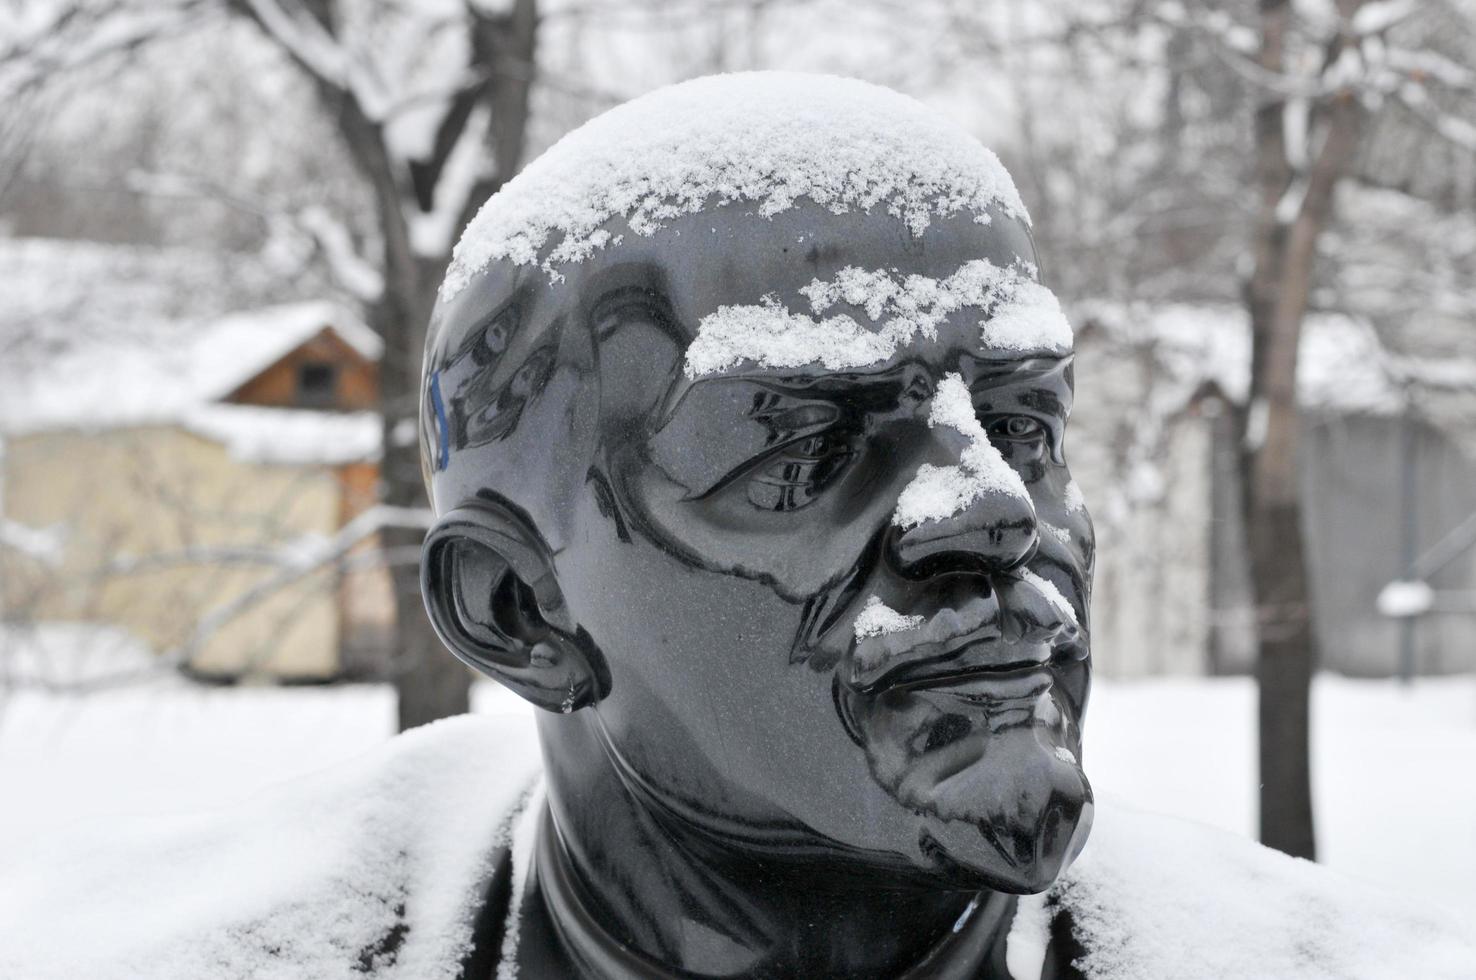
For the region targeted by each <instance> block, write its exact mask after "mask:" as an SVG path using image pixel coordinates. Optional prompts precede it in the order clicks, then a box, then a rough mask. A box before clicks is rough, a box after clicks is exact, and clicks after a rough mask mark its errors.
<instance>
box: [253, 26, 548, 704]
mask: <svg viewBox="0 0 1476 980" xmlns="http://www.w3.org/2000/svg"><path fill="white" fill-rule="evenodd" d="M230 3H231V6H232V9H234V10H236V11H237V12H238V13H240V14H241V15H242V16H245V17H248V18H249V19H251V20H252V21H254V22H255V23H256V24H257V25H258V26H259V27H261V29H262V31H263V33H264V34H266V36H267V37H269V38H274V37H276V36H275V35H274V33H273V28H272V25H271V24H270V23H268V22H266V21H264V20H263V19H262V17H261V15H260V12H259V11H258V9H257V8H256V7H254V6H253V5H252V4H251V3H249V2H248V0H230ZM303 9H304V10H305V11H306V13H307V14H308V16H311V17H312V18H314V19H315V20H316V21H317V23H318V24H319V25H321V26H322V27H323V29H324V30H325V31H327V32H328V33H329V34H330V35H334V34H335V31H336V21H337V16H336V15H337V13H338V11H337V4H336V0H304V3H303ZM465 16H467V17H469V18H470V21H469V24H468V27H469V28H470V41H471V44H470V47H471V59H470V63H469V64H468V66H467V74H468V75H469V76H472V77H480V78H481V79H482V80H481V81H480V82H479V83H477V84H475V85H471V86H468V87H467V88H466V89H464V90H462V91H461V92H459V93H457V94H456V95H455V96H454V97H453V98H452V99H451V100H450V104H449V105H448V107H447V110H446V113H445V115H444V117H443V119H442V121H441V124H440V126H439V127H438V130H437V133H436V139H435V145H434V147H433V149H432V150H431V153H430V157H429V158H428V159H426V160H411V161H398V160H395V159H392V158H391V156H390V153H389V150H388V148H387V146H386V143H385V139H384V132H383V126H384V124H383V122H382V121H380V120H378V119H374V118H371V117H370V116H369V115H368V114H366V112H365V108H364V106H362V105H361V104H360V103H359V101H358V100H357V99H356V98H355V97H354V96H353V94H352V93H351V92H350V91H349V90H347V89H346V88H345V87H344V86H343V85H342V83H341V82H340V81H336V80H334V79H329V78H325V77H322V76H320V75H316V74H314V72H315V68H314V65H312V64H311V63H309V62H308V61H306V60H304V59H303V58H301V57H298V55H297V54H296V53H295V52H294V49H293V48H292V47H291V46H290V45H284V48H285V49H286V51H287V53H288V54H289V55H290V56H292V57H294V58H295V59H296V60H297V63H298V65H299V66H300V67H301V68H303V70H304V71H306V72H307V73H308V74H309V76H310V77H313V78H314V80H315V82H316V86H317V94H318V98H319V101H320V102H321V103H322V105H323V108H324V112H325V115H326V116H327V118H329V119H331V120H332V121H333V124H334V126H335V127H336V128H337V130H338V134H339V137H340V138H341V139H342V140H343V143H344V145H345V147H346V148H347V149H348V153H349V157H350V159H352V160H353V162H354V167H355V169H356V170H357V171H358V173H359V176H360V177H361V178H363V180H364V181H365V182H366V184H367V185H368V187H369V190H370V192H371V194H372V197H373V200H374V207H375V215H374V217H375V219H376V223H377V225H378V230H379V234H380V246H381V248H382V250H383V251H382V255H381V257H380V262H379V266H380V269H381V271H382V273H383V278H384V289H383V292H382V294H381V295H380V296H379V298H378V300H377V301H375V302H373V303H370V304H369V306H368V310H367V314H368V319H369V323H370V326H372V327H373V328H374V330H375V331H376V332H377V333H378V334H379V336H380V337H381V338H382V339H383V340H384V356H383V359H382V360H381V361H380V370H379V377H380V395H379V403H380V413H381V416H382V419H383V446H384V450H383V455H382V459H381V462H380V494H379V496H380V500H381V501H382V502H384V503H386V504H391V505H395V506H400V507H424V506H426V503H427V502H426V499H425V482H424V479H423V476H422V472H421V468H420V447H419V440H418V436H417V423H418V419H419V414H420V405H419V402H420V370H421V361H422V359H423V357H424V348H425V332H426V326H427V324H428V323H429V321H430V315H431V311H432V309H433V308H434V306H435V300H436V290H437V288H438V287H439V285H440V281H441V278H442V276H444V275H445V271H446V266H447V264H448V263H449V261H450V258H451V256H450V253H449V243H448V247H447V251H446V252H445V253H443V254H439V255H425V254H421V253H418V252H417V251H416V248H415V243H414V242H412V240H411V234H410V220H411V217H412V216H413V215H415V214H416V211H417V209H418V210H419V211H422V212H425V211H429V210H431V209H432V208H434V207H435V206H436V204H437V191H438V189H439V188H438V186H437V185H438V183H439V182H440V181H441V178H442V177H443V176H444V175H445V166H446V164H447V162H448V160H449V158H450V156H451V153H452V151H453V148H454V147H455V146H456V144H457V142H458V140H459V139H460V138H461V136H462V134H463V133H464V132H465V130H466V127H467V126H468V125H469V124H470V120H471V119H473V118H474V117H475V116H476V113H475V112H474V111H473V110H474V109H475V108H476V107H477V106H478V105H485V106H487V108H488V109H489V110H490V112H491V119H490V125H489V129H488V132H487V133H486V134H485V138H484V139H483V144H482V149H483V152H485V153H486V154H487V156H488V157H490V159H491V161H492V163H493V172H492V174H491V176H489V177H487V178H485V179H482V180H479V181H477V182H475V185H474V186H473V187H472V188H470V189H469V191H468V192H467V193H466V197H465V199H464V200H462V201H458V202H455V203H457V205H458V213H459V215H460V225H459V226H458V230H459V227H460V226H461V225H464V224H465V223H466V221H467V220H468V219H469V218H470V217H471V216H472V214H474V213H475V211H476V209H477V208H478V207H480V205H481V204H482V202H483V201H484V200H486V198H487V197H489V196H490V195H491V194H492V193H494V192H495V191H496V190H497V188H498V187H500V186H501V185H502V183H503V182H505V181H506V180H507V179H508V178H510V177H511V176H512V175H513V174H514V173H516V171H517V168H518V165H519V164H520V162H521V157H522V155H523V148H524V145H525V135H526V132H527V123H528V104H529V95H530V89H531V87H532V81H533V77H534V57H533V56H534V43H535V40H536V35H537V27H538V12H537V0H515V2H514V3H513V4H512V6H511V8H510V9H508V10H507V11H506V12H502V13H497V14H489V13H483V12H481V11H480V10H479V9H478V8H477V7H476V6H475V5H474V4H467V6H466V8H465ZM276 39H277V40H278V43H281V39H280V37H276ZM423 537H424V535H423V533H422V532H420V531H417V530H413V529H409V528H386V529H385V530H383V531H382V532H381V534H380V546H381V547H382V548H383V549H384V551H385V554H386V555H387V556H388V559H389V560H388V565H389V569H390V576H391V579H392V581H393V585H394V597H395V599H394V601H395V635H394V641H393V644H394V648H393V650H392V652H391V655H390V662H389V664H388V665H387V666H388V670H389V674H390V677H391V680H392V681H393V683H394V686H395V694H396V697H397V700H398V706H399V707H398V714H399V727H400V730H401V731H403V730H405V729H407V728H413V727H415V726H417V725H423V724H425V723H427V722H431V721H435V720H436V719H437V718H445V717H447V716H450V715H456V714H461V713H464V712H465V711H466V710H467V709H468V707H469V699H470V690H471V674H470V673H469V672H468V670H467V669H466V668H465V667H464V666H462V664H461V662H460V661H458V660H456V659H455V658H454V657H453V656H451V654H450V653H448V652H447V651H446V650H445V648H444V647H442V646H441V642H440V640H439V639H437V637H436V635H435V633H434V632H433V631H432V629H431V626H430V620H429V619H428V618H427V616H426V613H425V606H424V605H423V603H422V601H421V597H420V575H419V561H418V555H419V549H420V544H421V541H422V539H423Z"/></svg>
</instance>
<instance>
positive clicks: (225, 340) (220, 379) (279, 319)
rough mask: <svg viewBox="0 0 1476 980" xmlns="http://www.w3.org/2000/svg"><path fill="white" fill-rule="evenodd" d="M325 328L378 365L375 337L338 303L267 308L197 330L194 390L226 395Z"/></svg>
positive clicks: (378, 348) (380, 349)
mask: <svg viewBox="0 0 1476 980" xmlns="http://www.w3.org/2000/svg"><path fill="white" fill-rule="evenodd" d="M325 328H326V329H329V330H331V331H332V332H333V333H334V334H336V335H337V336H338V337H339V338H340V339H341V340H343V342H344V343H346V344H348V345H349V346H350V347H351V348H353V349H354V351H355V352H357V353H358V354H359V356H360V357H363V358H365V359H366V360H370V361H377V360H379V358H380V355H381V354H383V353H384V342H383V341H382V340H380V339H379V335H378V334H376V333H375V332H374V331H373V330H371V329H369V327H368V326H366V325H365V324H364V322H363V321H362V320H360V319H359V318H358V317H357V316H356V315H354V314H353V313H352V312H350V311H349V310H348V309H346V308H345V307H344V306H342V305H341V304H339V303H334V302H331V301H326V300H325V301H318V302H308V303H289V304H285V305H282V306H269V307H266V308H264V309H259V310H250V311H247V312H244V313H236V314H232V315H230V316H226V317H222V318H220V319H219V320H216V321H214V322H212V323H209V324H207V325H206V326H205V327H204V328H203V329H202V331H201V334H200V337H199V339H198V341H197V342H196V343H195V345H194V351H193V352H192V357H191V361H192V366H193V372H192V373H193V375H194V379H195V384H196V387H197V389H198V390H200V391H202V392H214V393H215V394H217V395H219V396H224V395H227V394H229V393H230V392H232V391H234V390H235V389H236V388H238V387H239V386H240V385H241V384H243V383H244V382H246V381H249V380H251V379H252V378H254V377H255V376H256V375H257V374H260V373H261V372H262V371H264V370H265V369H266V368H269V367H271V366H272V365H273V364H275V363H276V362H277V361H278V360H280V359H281V358H283V357H285V356H286V355H287V354H290V353H291V352H292V351H293V350H295V349H296V348H298V347H299V346H301V345H302V344H304V343H306V342H307V341H309V340H311V339H312V338H313V337H315V336H317V335H318V334H319V333H320V332H321V331H323V330H324V329H325Z"/></svg>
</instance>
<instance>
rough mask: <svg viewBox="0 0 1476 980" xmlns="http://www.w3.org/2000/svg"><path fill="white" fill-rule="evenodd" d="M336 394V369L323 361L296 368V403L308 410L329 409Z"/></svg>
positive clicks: (300, 365)
mask: <svg viewBox="0 0 1476 980" xmlns="http://www.w3.org/2000/svg"><path fill="white" fill-rule="evenodd" d="M337 393H338V367H337V366H336V365H333V364H328V363H326V362H324V361H305V362H303V363H302V364H299V365H298V366H297V403H298V404H299V405H303V406H305V407H308V408H331V407H332V406H333V404H334V402H335V400H336V399H335V398H334V396H335V395H336V394H337Z"/></svg>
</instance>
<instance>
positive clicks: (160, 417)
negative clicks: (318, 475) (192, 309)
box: [0, 302, 382, 464]
mask: <svg viewBox="0 0 1476 980" xmlns="http://www.w3.org/2000/svg"><path fill="white" fill-rule="evenodd" d="M325 329H328V330H331V331H332V332H333V333H334V334H335V335H337V336H338V337H340V338H341V339H342V340H343V341H344V342H345V343H346V344H348V345H349V346H350V347H351V348H353V349H354V350H355V351H357V352H358V353H359V354H361V355H362V356H364V357H366V358H369V359H377V358H378V357H379V355H380V353H381V349H382V344H381V341H380V339H379V337H378V336H376V335H375V334H374V332H373V331H372V330H370V329H369V327H368V326H366V325H365V324H364V323H363V321H362V320H360V319H359V318H358V317H357V316H356V315H355V314H354V313H353V312H352V311H350V310H349V309H347V308H346V307H344V306H342V305H340V304H337V303H333V302H306V303H291V304H285V305H279V306H271V307H264V308H262V309H258V310H253V311H249V312H244V313H236V314H230V315H227V316H224V317H219V318H216V319H213V320H209V321H207V322H205V323H203V324H200V323H198V322H197V321H193V320H173V319H165V318H158V319H154V320H148V319H147V318H145V317H135V318H134V319H132V320H130V329H129V330H128V331H126V332H119V333H118V334H116V335H112V336H108V335H105V334H97V333H81V334H73V333H71V332H68V331H66V330H64V329H62V330H59V331H57V332H56V335H55V337H54V338H53V348H54V349H52V350H50V351H47V352H45V353H46V356H44V357H38V356H35V355H34V354H33V356H30V357H27V358H24V359H18V360H17V361H16V362H15V363H7V364H4V365H0V433H9V434H17V435H18V434H23V433H27V432H36V431H43V430H49V429H82V430H106V429H117V428H124V427H130V426H145V425H178V426H182V427H183V428H186V429H188V430H189V431H192V432H195V433H197V434H199V435H201V436H204V437H206V438H209V439H212V440H213V441H216V442H219V443H221V444H222V445H224V446H225V447H226V448H227V449H228V450H230V451H231V452H232V454H233V455H236V456H238V457H240V458H245V459H250V460H252V461H256V462H274V463H294V464H296V463H309V462H316V463H329V464H334V463H343V462H349V461H352V460H362V459H372V458H375V457H376V456H377V454H378V452H379V440H380V424H379V420H378V418H377V417H376V416H374V415H373V414H371V413H354V414H335V413H328V412H309V411H294V410H286V409H276V408H258V407H253V406H244V405H226V404H220V403H218V399H220V398H222V397H223V396H225V395H227V394H229V393H230V392H231V391H233V390H235V389H236V388H238V387H239V386H240V385H241V384H242V383H244V382H246V381H248V380H250V379H251V378H252V377H254V376H255V375H256V374H258V373H260V372H261V371H262V370H263V369H265V368H267V367H269V366H270V365H271V364H273V363H274V362H276V361H277V360H279V359H280V358H281V357H283V356H284V355H286V354H288V353H290V352H291V351H292V350H293V349H294V348H296V347H298V346H299V345H301V344H302V343H304V342H306V341H308V340H310V339H312V338H313V337H315V336H317V335H318V334H319V333H320V332H321V331H323V330H325Z"/></svg>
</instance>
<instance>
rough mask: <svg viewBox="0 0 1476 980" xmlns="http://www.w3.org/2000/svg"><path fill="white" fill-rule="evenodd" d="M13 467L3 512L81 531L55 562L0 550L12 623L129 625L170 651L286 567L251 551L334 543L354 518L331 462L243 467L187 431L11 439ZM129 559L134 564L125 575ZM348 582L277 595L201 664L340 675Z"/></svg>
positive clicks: (312, 582)
mask: <svg viewBox="0 0 1476 980" xmlns="http://www.w3.org/2000/svg"><path fill="white" fill-rule="evenodd" d="M3 466H4V479H5V485H4V497H3V506H4V511H3V513H4V516H5V517H6V518H7V519H9V520H12V521H18V522H20V523H22V524H25V525H28V526H30V527H38V528H39V527H47V526H51V525H57V524H60V525H64V526H66V527H68V528H69V532H68V536H67V539H66V544H65V547H64V550H63V552H62V554H61V555H60V556H59V557H60V561H59V562H58V563H57V564H56V565H55V566H54V567H48V566H47V565H46V563H43V562H38V561H36V560H34V559H32V558H27V557H25V556H22V555H20V554H18V553H16V552H14V551H13V550H10V549H0V604H3V608H0V615H3V616H5V618H27V619H38V620H41V619H49V620H74V621H77V620H80V621H91V622H103V623H111V624H117V625H121V626H123V627H126V628H127V629H129V630H131V631H133V632H134V633H135V634H137V635H138V636H139V637H141V638H143V639H144V640H146V641H147V642H148V643H149V644H151V645H152V646H153V647H154V649H155V650H156V651H159V652H163V651H168V650H173V649H177V648H178V647H179V646H180V645H181V644H183V643H185V642H186V640H187V639H188V638H189V636H190V633H191V631H192V630H193V629H194V628H195V626H196V624H197V623H198V622H200V620H201V619H202V617H204V616H205V615H206V614H207V613H208V612H209V611H210V610H212V609H216V608H218V607H220V606H221V604H223V603H225V602H228V601H229V600H230V599H232V598H233V597H236V596H239V595H240V594H241V593H243V592H244V591H245V590H247V589H249V588H251V587H252V586H254V585H256V584H258V583H260V582H262V581H263V580H264V579H266V578H267V577H269V576H272V575H274V574H279V573H280V571H281V568H280V566H279V565H275V564H272V563H270V562H267V561H263V560H262V559H261V558H259V557H253V554H252V552H259V551H274V550H279V549H281V548H282V547H284V546H285V545H288V544H289V543H291V542H294V541H296V542H299V543H300V542H301V541H302V540H303V536H304V535H317V536H320V537H319V540H321V539H323V538H327V537H328V536H331V535H332V534H333V533H334V531H335V530H336V529H337V528H338V527H339V522H340V520H341V519H342V507H343V503H342V500H341V496H342V491H341V484H340V481H339V479H338V478H337V477H336V476H335V474H334V472H333V470H332V469H331V468H328V467H301V466H270V465H262V464H256V463H245V462H241V461H238V460H235V459H232V458H231V457H230V456H229V455H228V454H227V453H226V452H225V450H224V449H222V448H221V447H220V446H218V445H216V444H215V443H213V442H210V441H209V440H206V439H203V438H200V437H198V436H195V435H193V434H190V433H188V432H185V431H182V430H179V429H175V428H168V427H158V428H136V429H123V430H115V431H107V432H97V433H83V432H65V431H63V432H46V433H38V434H34V435H28V436H21V437H15V436H11V437H8V438H7V439H6V441H5V455H4V463H3ZM191 552H195V553H196V554H195V555H194V556H192V555H191ZM129 561H132V562H135V563H136V567H133V568H131V569H130V568H126V567H123V568H120V567H117V565H118V563H120V562H122V563H126V562H129ZM337 584H338V583H337V581H336V579H335V577H334V574H333V572H332V571H331V570H330V571H317V572H314V573H312V574H311V575H309V576H308V577H307V578H305V579H303V580H301V581H299V582H298V583H297V584H295V585H293V586H292V587H290V588H286V589H282V590H278V591H277V592H275V593H274V594H273V595H271V596H270V597H269V598H267V599H265V600H264V601H263V602H261V603H260V604H259V605H256V606H254V607H252V608H251V609H250V610H248V611H246V612H243V613H242V614H241V615H239V616H237V617H236V618H234V619H232V620H231V621H230V622H228V623H226V624H225V625H224V626H222V627H221V628H220V629H219V630H218V631H217V632H215V633H214V634H213V635H211V636H210V637H209V639H208V640H206V641H205V642H204V643H203V644H202V645H201V646H200V648H199V649H198V652H196V653H195V655H194V656H193V657H191V659H190V663H191V665H192V666H193V667H194V668H195V669H196V670H199V671H201V672H203V673H207V674H217V675H226V676H246V677H250V676H253V675H259V676H276V677H284V678H292V679H313V678H325V677H328V676H331V675H333V674H334V673H335V672H336V671H337V669H338V640H339V616H338V600H337V595H336V589H337Z"/></svg>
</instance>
